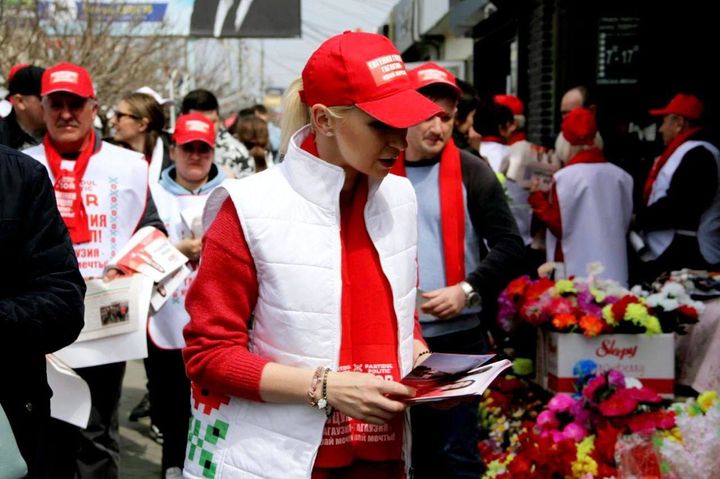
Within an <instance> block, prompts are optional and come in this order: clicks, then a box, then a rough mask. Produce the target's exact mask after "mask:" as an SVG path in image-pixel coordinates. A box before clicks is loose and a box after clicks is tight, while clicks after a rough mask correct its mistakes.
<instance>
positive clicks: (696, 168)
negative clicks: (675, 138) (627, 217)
mask: <svg viewBox="0 0 720 479" xmlns="http://www.w3.org/2000/svg"><path fill="white" fill-rule="evenodd" d="M717 188H718V169H717V163H716V162H715V157H714V156H713V155H712V153H710V151H708V150H707V149H706V148H704V147H702V146H697V147H695V148H693V149H692V150H690V151H688V152H687V153H686V154H685V156H683V158H682V160H681V161H680V164H679V165H678V167H677V169H676V170H675V174H673V177H672V180H671V181H670V187H669V188H668V190H667V195H666V196H665V197H664V198H660V199H659V200H657V201H656V202H655V203H653V204H651V205H650V206H646V207H644V208H641V209H640V210H639V211H638V212H637V216H636V218H635V225H636V227H637V228H639V229H641V230H644V231H655V230H663V229H687V230H691V231H694V230H697V228H698V226H699V225H700V216H701V215H702V213H703V212H704V211H705V210H706V209H707V208H708V207H709V206H710V203H712V201H713V198H714V197H715V192H716V191H717Z"/></svg>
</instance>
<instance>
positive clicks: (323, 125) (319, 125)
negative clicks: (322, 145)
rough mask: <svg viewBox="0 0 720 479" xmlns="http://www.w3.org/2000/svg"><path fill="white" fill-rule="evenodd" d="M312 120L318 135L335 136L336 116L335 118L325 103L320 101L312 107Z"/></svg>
mask: <svg viewBox="0 0 720 479" xmlns="http://www.w3.org/2000/svg"><path fill="white" fill-rule="evenodd" d="M310 122H311V123H312V125H313V129H314V130H315V134H316V135H322V136H333V134H334V131H333V129H334V126H335V118H333V116H332V115H331V114H330V112H329V111H328V107H326V106H325V105H321V104H319V103H318V104H315V105H313V106H312V107H311V108H310Z"/></svg>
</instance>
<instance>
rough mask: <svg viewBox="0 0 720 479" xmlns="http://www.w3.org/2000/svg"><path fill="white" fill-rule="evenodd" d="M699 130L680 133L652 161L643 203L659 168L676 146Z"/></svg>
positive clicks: (693, 129)
mask: <svg viewBox="0 0 720 479" xmlns="http://www.w3.org/2000/svg"><path fill="white" fill-rule="evenodd" d="M699 131H700V128H690V129H689V130H687V131H684V132H682V133H680V134H679V135H678V136H676V137H675V138H673V140H672V141H671V142H670V144H669V145H668V146H666V147H665V151H663V152H662V155H660V156H658V157H657V159H656V160H655V163H653V166H652V168H651V169H650V174H649V175H648V179H647V180H646V181H645V188H644V189H643V199H644V200H645V204H647V203H648V201H650V194H651V193H652V188H653V185H654V184H655V180H657V177H658V175H659V174H660V170H662V167H663V166H665V163H667V161H668V160H669V159H670V156H672V154H673V153H674V152H675V150H677V148H678V146H680V145H682V144H683V143H685V142H686V141H687V140H688V139H690V137H691V136H693V135H694V134H695V133H697V132H699Z"/></svg>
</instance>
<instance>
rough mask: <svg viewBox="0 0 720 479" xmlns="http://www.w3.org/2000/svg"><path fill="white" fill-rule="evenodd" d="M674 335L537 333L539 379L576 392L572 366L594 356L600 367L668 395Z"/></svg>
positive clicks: (671, 382)
mask: <svg viewBox="0 0 720 479" xmlns="http://www.w3.org/2000/svg"><path fill="white" fill-rule="evenodd" d="M674 344H675V336H674V335H673V334H658V335H654V336H648V335H645V334H605V335H600V336H596V337H594V338H587V337H585V336H583V335H582V334H575V333H553V332H548V331H540V332H539V333H538V348H537V350H538V353H537V361H536V362H537V368H536V369H537V377H536V379H537V380H538V382H539V383H540V384H541V385H542V386H543V387H545V388H546V389H549V390H550V391H554V392H574V391H575V381H576V378H575V377H573V367H574V366H575V364H576V363H577V362H578V361H580V360H581V359H591V360H593V361H595V363H596V364H597V365H598V368H599V369H600V371H607V370H608V369H618V370H620V371H622V372H623V374H625V375H626V376H631V377H634V378H637V379H639V380H641V381H642V383H643V384H644V385H645V386H648V387H650V388H652V389H654V390H655V391H656V392H657V393H658V394H660V395H661V396H663V397H666V398H672V397H673V389H674V386H675V346H674Z"/></svg>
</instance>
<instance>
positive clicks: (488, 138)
mask: <svg viewBox="0 0 720 479" xmlns="http://www.w3.org/2000/svg"><path fill="white" fill-rule="evenodd" d="M480 140H481V141H482V142H483V143H500V144H501V145H504V144H505V138H503V137H502V136H495V135H483V136H482V138H480Z"/></svg>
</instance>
